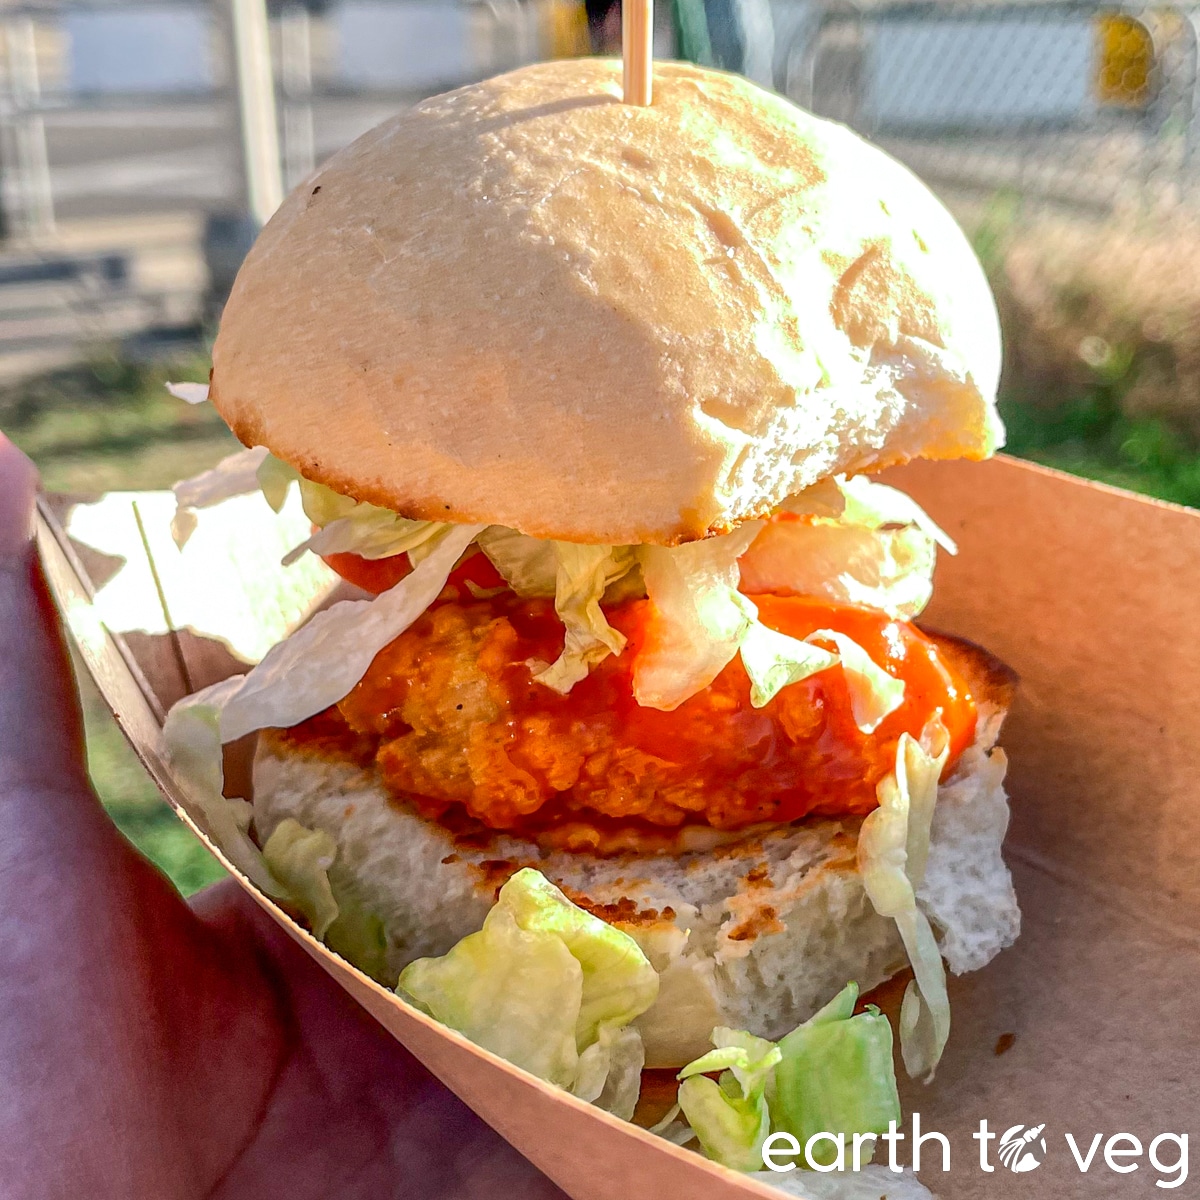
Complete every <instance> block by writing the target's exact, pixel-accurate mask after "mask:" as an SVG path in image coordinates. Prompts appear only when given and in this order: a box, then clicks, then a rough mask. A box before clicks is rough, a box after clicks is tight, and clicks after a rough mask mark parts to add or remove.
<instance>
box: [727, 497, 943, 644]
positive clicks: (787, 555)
mask: <svg viewBox="0 0 1200 1200" xmlns="http://www.w3.org/2000/svg"><path fill="white" fill-rule="evenodd" d="M827 485H828V487H829V488H831V489H833V490H834V491H836V493H837V495H838V497H839V498H840V500H841V502H842V503H841V507H840V508H838V507H837V506H835V505H833V504H830V503H828V502H825V503H820V504H818V503H814V502H813V501H812V500H810V499H806V497H809V494H810V493H811V492H813V491H815V490H816V489H813V488H810V489H808V491H807V492H801V493H799V495H798V496H795V497H792V498H791V500H789V501H785V502H784V504H782V505H781V506H780V511H783V512H790V513H795V514H798V515H801V516H807V517H809V518H810V519H809V520H803V521H787V520H784V521H772V522H770V523H769V524H768V525H767V526H766V528H765V529H764V530H763V532H762V533H761V535H760V536H759V537H758V538H757V539H756V540H755V542H754V544H753V545H752V546H751V547H750V549H749V550H748V551H747V552H746V554H745V555H744V556H743V558H742V562H741V567H742V584H743V587H744V588H745V589H746V591H748V592H750V593H751V594H756V593H759V592H777V593H788V594H792V595H799V596H813V597H817V598H819V599H823V600H826V601H828V602H830V603H832V604H854V605H860V606H863V607H867V608H876V609H879V610H881V611H883V612H886V613H887V614H888V615H889V616H891V617H898V618H901V619H903V620H911V619H912V618H913V617H915V616H917V615H919V614H920V613H921V611H922V610H923V609H924V608H925V606H926V605H927V604H928V603H929V599H930V597H931V596H932V595H933V570H934V567H935V565H936V562H937V549H936V547H937V546H938V545H941V546H942V547H943V548H944V549H946V550H947V551H948V552H949V553H951V554H953V553H955V549H956V548H955V545H954V542H953V541H951V539H950V538H949V537H948V536H947V535H946V534H945V532H944V531H943V530H942V529H940V528H939V527H938V526H937V525H936V524H935V523H934V522H933V520H932V519H931V518H930V517H929V516H928V514H927V513H926V512H925V511H924V510H923V509H922V508H921V507H920V505H918V504H917V503H916V501H915V500H913V499H912V498H911V497H909V496H906V495H905V494H904V493H903V492H899V491H897V490H896V489H895V488H892V487H888V486H887V485H885V484H881V483H875V482H873V481H871V480H869V479H867V478H865V477H862V476H856V477H854V478H852V479H838V480H829V481H827Z"/></svg>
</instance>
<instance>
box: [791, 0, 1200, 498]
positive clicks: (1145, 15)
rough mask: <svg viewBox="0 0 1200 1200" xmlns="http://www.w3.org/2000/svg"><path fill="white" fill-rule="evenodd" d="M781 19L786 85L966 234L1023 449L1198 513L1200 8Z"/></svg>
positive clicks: (961, 7) (817, 9)
mask: <svg viewBox="0 0 1200 1200" xmlns="http://www.w3.org/2000/svg"><path fill="white" fill-rule="evenodd" d="M789 18H790V25H789V28H788V29H787V31H786V35H785V36H784V37H783V38H782V49H781V52H780V54H779V56H778V58H777V62H776V73H777V85H778V86H779V88H780V90H782V91H784V92H786V93H787V94H788V95H789V96H791V97H792V98H793V99H795V100H796V101H798V102H799V103H801V104H803V105H805V106H806V107H810V108H812V109H814V110H815V111H817V112H819V113H821V114H823V115H827V116H830V117H833V118H835V119H837V120H840V121H844V122H846V123H847V124H849V125H851V126H852V127H854V128H855V129H857V130H859V131H860V132H862V133H863V134H865V135H866V136H868V137H870V138H872V139H873V140H875V141H877V142H879V143H880V144H881V145H883V146H884V147H885V148H886V149H888V150H889V151H890V152H891V153H893V154H894V155H895V156H896V157H898V158H899V159H901V160H902V161H903V162H905V163H906V164H908V165H909V166H910V167H911V168H912V169H913V170H914V171H915V172H916V173H917V174H918V175H920V176H921V177H922V178H923V179H924V180H925V181H926V182H927V183H929V184H930V185H931V186H932V187H933V188H934V190H935V191H937V192H938V193H939V194H940V195H941V197H942V198H943V199H944V200H945V201H946V202H947V204H948V205H949V207H950V208H951V209H952V210H953V211H954V213H955V214H956V216H957V217H958V218H959V220H960V222H961V223H962V224H963V226H964V227H965V228H966V229H967V231H968V233H969V234H970V235H971V237H972V238H973V240H974V243H975V245H976V248H977V250H978V251H979V253H980V257H981V258H982V260H983V262H984V265H985V267H986V268H987V270H988V273H989V276H990V277H991V280H992V284H993V288H994V290H995V293H996V297H997V302H998V305H999V308H1000V312H1001V317H1002V322H1003V327H1004V334H1005V342H1006V347H1005V350H1006V356H1005V357H1006V368H1005V380H1004V389H1003V390H1004V395H1005V397H1006V408H1005V412H1006V416H1007V417H1008V420H1009V426H1010V437H1011V440H1012V444H1013V445H1014V447H1015V448H1016V449H1017V450H1018V451H1020V452H1023V453H1027V454H1030V455H1031V456H1033V457H1039V458H1042V459H1044V460H1046V461H1049V462H1052V463H1055V464H1056V465H1063V466H1066V467H1068V468H1073V469H1079V470H1083V471H1084V472H1085V473H1089V474H1093V475H1096V476H1099V477H1101V478H1106V479H1110V480H1112V481H1115V482H1118V483H1126V484H1133V485H1136V486H1143V487H1147V486H1148V487H1149V488H1150V489H1151V490H1155V491H1157V492H1158V493H1159V494H1161V495H1164V496H1167V497H1168V498H1171V499H1176V500H1181V501H1184V502H1187V503H1193V504H1195V503H1200V469H1198V468H1197V466H1196V463H1197V447H1198V446H1200V120H1198V118H1197V107H1198V106H1200V50H1198V47H1200V37H1198V32H1197V31H1198V29H1200V8H1189V7H1177V6H1170V5H1153V6H1140V5H1138V6H1126V5H1120V6H1118V5H1114V6H1097V5H1085V4H1079V3H1058V2H1053V3H1037V2H1032V0H1031V2H1027V3H1006V4H992V3H981V4H968V3H944V2H939V0H935V2H931V3H917V4H911V3H909V4H886V5H880V4H870V3H862V4H856V3H853V2H852V0H834V2H833V3H829V4H825V5H820V4H818V5H803V6H799V5H797V6H793V7H792V8H791V9H790V10H789Z"/></svg>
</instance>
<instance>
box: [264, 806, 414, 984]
mask: <svg viewBox="0 0 1200 1200" xmlns="http://www.w3.org/2000/svg"><path fill="white" fill-rule="evenodd" d="M262 856H263V861H264V862H265V863H266V865H267V868H268V869H269V870H270V872H271V874H272V875H273V876H274V877H275V879H277V880H278V881H279V883H280V884H281V886H282V887H283V889H284V891H285V893H286V894H285V895H284V896H283V897H282V898H283V899H285V900H288V901H290V902H291V903H292V904H293V905H294V906H295V907H296V908H297V909H299V911H300V912H301V913H302V914H303V916H304V918H305V920H306V921H307V922H308V925H309V928H310V929H311V930H312V933H313V936H314V937H316V938H318V939H319V940H321V941H323V942H324V943H325V945H327V946H328V947H329V948H330V949H331V950H332V951H333V952H334V953H335V954H338V955H340V956H341V957H342V958H344V959H345V960H346V961H347V962H348V963H352V964H353V965H354V966H356V967H357V968H358V969H359V970H360V971H362V972H363V973H364V974H366V975H370V976H371V978H372V979H375V980H378V981H379V982H380V983H384V984H389V983H393V982H395V976H394V975H393V976H392V977H391V979H389V978H388V968H387V936H386V933H385V931H384V925H383V921H382V919H381V918H380V917H379V916H378V915H377V914H376V913H371V912H368V911H367V910H366V909H365V908H364V907H363V906H362V905H361V904H360V903H358V902H357V901H356V900H355V899H354V898H353V897H352V896H350V895H349V894H347V892H346V891H344V890H342V889H339V888H338V887H337V886H336V884H335V881H334V878H333V876H332V874H331V871H332V868H333V866H334V863H335V861H336V859H337V843H336V842H335V841H334V840H333V838H332V837H331V836H330V835H329V834H328V833H326V832H325V831H324V830H314V829H306V828H305V827H304V826H303V825H301V824H300V822H299V821H296V820H294V819H293V818H292V817H285V818H284V819H283V820H282V821H280V822H279V824H278V825H277V826H276V827H275V829H274V830H273V831H272V833H271V836H270V837H269V838H267V841H266V844H265V845H264V846H263V850H262Z"/></svg>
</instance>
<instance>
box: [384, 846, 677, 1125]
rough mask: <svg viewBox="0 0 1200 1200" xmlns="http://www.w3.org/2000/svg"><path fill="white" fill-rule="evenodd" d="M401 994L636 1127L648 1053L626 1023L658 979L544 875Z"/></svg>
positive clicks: (509, 895)
mask: <svg viewBox="0 0 1200 1200" xmlns="http://www.w3.org/2000/svg"><path fill="white" fill-rule="evenodd" d="M397 991H398V992H399V994H400V995H401V996H403V997H405V998H406V999H409V1000H411V1001H412V1002H413V1003H414V1004H416V1005H417V1006H418V1007H419V1008H421V1009H422V1010H423V1011H425V1012H428V1013H429V1014H430V1015H431V1016H433V1017H436V1018H437V1019H438V1020H439V1021H441V1022H442V1023H443V1024H446V1025H449V1026H450V1027H451V1028H453V1029H457V1030H458V1031H459V1032H460V1033H463V1034H465V1035H466V1036H467V1037H468V1038H470V1039H471V1041H473V1042H475V1043H476V1044H477V1045H480V1046H483V1047H484V1048H485V1049H488V1050H491V1051H493V1052H494V1053H496V1054H499V1055H500V1056H501V1057H502V1058H506V1059H508V1061H509V1062H512V1063H515V1064H516V1065H517V1066H519V1067H523V1068H524V1069H525V1070H527V1071H530V1072H532V1073H533V1074H535V1075H537V1076H539V1077H540V1078H542V1079H546V1080H549V1081H550V1082H551V1083H554V1084H557V1085H558V1086H559V1087H562V1088H565V1089H567V1090H569V1091H573V1092H574V1093H575V1094H576V1095H578V1096H580V1097H582V1098H583V1099H586V1100H589V1101H591V1102H592V1103H600V1104H601V1105H602V1106H603V1107H606V1108H608V1109H609V1111H611V1112H614V1113H616V1114H617V1115H618V1116H621V1117H624V1118H625V1119H628V1118H629V1117H630V1116H632V1115H633V1107H634V1105H635V1104H636V1102H637V1095H638V1088H639V1086H640V1080H641V1068H642V1062H643V1061H644V1051H643V1048H642V1041H641V1037H640V1035H639V1034H638V1033H637V1031H636V1030H634V1029H632V1028H631V1027H630V1024H629V1023H630V1022H631V1021H632V1020H633V1019H634V1018H635V1017H637V1016H640V1015H641V1014H642V1013H643V1012H645V1011H646V1009H648V1008H649V1007H650V1006H651V1005H652V1004H653V1003H654V1001H655V999H656V998H657V996H658V975H657V973H656V972H655V970H654V968H653V967H652V966H651V965H650V963H649V961H648V960H647V958H646V956H645V955H644V954H643V953H642V951H641V950H640V949H639V947H638V945H637V943H636V942H635V941H634V940H633V938H631V937H630V936H629V935H628V934H627V933H624V932H623V931H622V930H620V929H617V928H615V927H613V926H611V925H608V924H606V923H605V922H604V921H601V920H600V919H599V918H598V917H594V916H592V914H591V913H588V912H585V911H584V910H583V909H581V908H579V907H577V906H576V905H574V904H572V903H571V902H570V901H569V900H568V899H567V898H566V896H564V895H563V893H562V892H561V891H560V890H559V889H558V888H556V887H555V886H554V885H553V884H552V883H550V882H549V881H548V880H547V879H546V878H545V877H544V876H542V875H541V874H540V873H539V872H538V871H535V870H533V869H532V868H529V867H527V868H525V869H524V870H521V871H518V872H517V873H516V874H515V875H513V876H512V878H511V879H509V880H508V882H507V883H506V884H505V885H504V886H503V887H502V888H501V889H500V894H499V896H498V897H497V900H496V903H495V905H494V906H493V907H492V909H491V911H490V912H489V913H488V915H487V917H486V919H485V920H484V923H483V928H482V929H481V930H479V932H478V933H472V934H468V935H467V936H466V937H465V938H463V939H462V940H461V941H459V942H458V943H457V944H456V945H455V946H454V947H453V948H452V949H451V950H450V951H449V952H448V953H446V954H444V955H442V956H441V957H440V958H421V959H417V960H416V961H415V962H412V963H410V964H409V965H408V966H407V967H405V968H404V970H403V971H402V972H401V975H400V982H399V985H398V987H397Z"/></svg>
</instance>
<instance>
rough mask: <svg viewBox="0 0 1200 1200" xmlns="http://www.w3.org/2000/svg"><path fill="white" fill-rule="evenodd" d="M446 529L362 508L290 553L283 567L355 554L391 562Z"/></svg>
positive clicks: (320, 531)
mask: <svg viewBox="0 0 1200 1200" xmlns="http://www.w3.org/2000/svg"><path fill="white" fill-rule="evenodd" d="M445 528H446V525H445V524H444V523H443V522H440V521H410V520H408V519H406V518H405V517H398V516H397V515H396V514H395V513H394V512H389V511H388V510H387V509H386V508H375V507H374V506H373V505H370V504H362V505H359V506H358V509H357V510H356V511H355V512H353V513H351V514H350V515H349V516H345V517H338V519H337V520H336V521H330V522H329V524H328V525H326V526H324V527H323V528H321V529H318V530H317V532H316V533H314V534H313V535H312V537H310V538H309V539H308V540H307V541H303V542H301V543H300V545H298V546H296V547H294V548H293V549H292V550H289V551H288V553H287V554H286V555H285V556H284V559H283V565H284V566H285V567H290V566H291V565H292V563H294V562H295V561H296V560H297V559H298V558H299V557H300V556H301V555H302V554H308V553H312V554H319V555H321V556H322V557H325V556H327V555H330V554H357V555H358V556H359V557H360V558H369V559H377V558H391V557H393V556H394V555H397V554H407V553H409V552H410V551H412V550H414V549H415V548H416V547H418V546H420V545H423V544H424V543H425V542H428V541H430V540H431V539H433V538H435V537H437V535H438V534H439V533H440V532H441V531H442V530H443V529H445Z"/></svg>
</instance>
